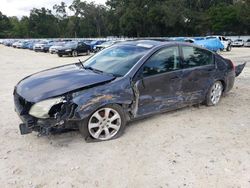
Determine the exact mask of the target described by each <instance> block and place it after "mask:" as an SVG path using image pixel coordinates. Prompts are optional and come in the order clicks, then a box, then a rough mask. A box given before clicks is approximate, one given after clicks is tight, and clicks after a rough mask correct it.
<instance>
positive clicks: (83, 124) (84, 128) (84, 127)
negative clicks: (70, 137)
mask: <svg viewBox="0 0 250 188" xmlns="http://www.w3.org/2000/svg"><path fill="white" fill-rule="evenodd" d="M102 108H111V109H114V110H115V111H117V112H118V113H119V115H120V117H121V125H120V129H119V131H118V132H117V134H116V135H114V136H113V137H112V138H110V139H108V140H112V139H116V138H118V137H120V136H121V135H122V134H123V132H124V130H125V127H126V125H127V118H126V117H127V116H126V114H125V112H124V110H123V108H122V107H121V106H120V105H117V104H109V105H106V106H103V107H101V108H99V109H97V110H96V111H98V110H100V109H102ZM96 111H95V112H96ZM95 112H93V113H92V114H91V115H89V116H88V117H87V118H85V119H84V120H82V121H80V122H79V131H80V133H81V135H82V136H83V137H84V138H85V140H86V141H87V142H91V141H102V140H100V139H95V138H93V137H92V136H91V135H90V133H89V129H88V124H89V120H90V118H91V116H92V115H93V114H94V113H95ZM108 140H105V141H108Z"/></svg>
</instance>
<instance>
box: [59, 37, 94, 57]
mask: <svg viewBox="0 0 250 188" xmlns="http://www.w3.org/2000/svg"><path fill="white" fill-rule="evenodd" d="M90 51H91V47H90V45H88V44H86V43H84V42H78V41H74V42H68V43H66V44H65V45H64V46H62V47H61V48H60V49H58V50H57V55H58V56H59V57H62V56H63V55H72V56H73V57H77V56H78V55H79V54H82V53H86V54H90Z"/></svg>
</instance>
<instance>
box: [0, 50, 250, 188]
mask: <svg viewBox="0 0 250 188" xmlns="http://www.w3.org/2000/svg"><path fill="white" fill-rule="evenodd" d="M222 55H223V56H226V57H229V58H231V59H232V60H233V61H234V62H235V63H241V62H243V61H248V62H250V48H249V49H247V48H234V49H233V51H232V52H229V53H228V52H224V53H222ZM80 58H81V59H84V58H85V57H80ZM76 61H78V58H75V59H74V58H72V57H65V58H58V57H57V56H56V55H51V54H45V53H35V52H33V51H29V50H18V49H13V48H7V47H4V46H0V75H1V79H0V104H1V108H0V114H1V119H0V143H1V145H0V183H1V185H0V186H1V187H25V188H28V187H36V188H41V187H53V188H54V187H60V188H61V187H87V188H91V187H108V188H110V187H128V188H138V187H143V188H146V187H150V188H152V187H199V188H200V187H220V188H221V187H237V188H238V187H250V63H249V64H248V65H247V67H246V68H245V70H244V72H243V73H242V74H241V76H240V77H239V78H238V79H237V81H236V83H235V87H234V89H233V90H232V91H231V92H230V93H229V94H228V95H227V96H226V97H224V98H223V99H222V101H221V103H220V104H219V105H218V106H217V107H206V106H201V107H200V108H198V107H191V108H185V109H182V110H178V111H174V112H171V113H165V114H161V115H157V116H154V117H151V118H147V119H145V120H143V121H137V122H133V123H131V124H130V125H129V126H128V127H127V129H126V132H125V134H124V135H123V136H122V137H121V138H119V139H117V140H113V141H109V142H100V143H85V141H84V140H83V138H81V136H80V134H79V133H77V132H71V133H66V134H61V135H56V136H51V137H49V138H48V137H37V136H36V133H32V134H29V135H27V136H21V135H20V134H19V130H18V124H19V123H20V120H19V118H18V116H17V115H16V114H15V112H14V106H13V100H12V92H13V88H14V85H15V84H16V83H17V82H18V81H19V80H20V79H21V78H23V77H25V76H27V75H29V74H31V73H34V72H36V71H40V70H43V69H47V68H50V67H54V66H58V65H62V64H66V63H73V62H76Z"/></svg>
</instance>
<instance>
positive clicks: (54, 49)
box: [49, 42, 65, 54]
mask: <svg viewBox="0 0 250 188" xmlns="http://www.w3.org/2000/svg"><path fill="white" fill-rule="evenodd" d="M63 45H65V42H55V43H54V44H53V45H52V46H51V47H50V48H49V53H51V54H54V53H56V52H57V51H58V50H59V49H60V48H62V46H63Z"/></svg>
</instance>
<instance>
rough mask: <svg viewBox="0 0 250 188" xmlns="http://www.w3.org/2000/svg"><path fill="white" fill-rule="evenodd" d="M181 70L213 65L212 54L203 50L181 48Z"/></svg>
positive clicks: (189, 47) (190, 47) (187, 47)
mask: <svg viewBox="0 0 250 188" xmlns="http://www.w3.org/2000/svg"><path fill="white" fill-rule="evenodd" d="M182 52H183V68H192V67H199V66H205V65H210V64H213V54H212V53H211V52H210V51H207V50H205V49H201V48H196V47H192V46H182Z"/></svg>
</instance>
